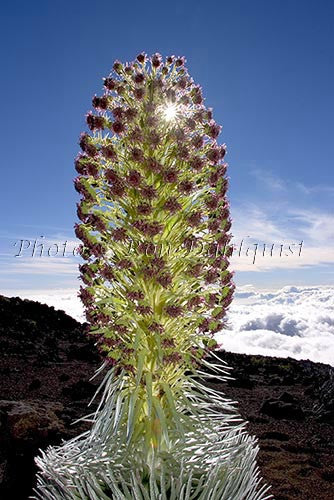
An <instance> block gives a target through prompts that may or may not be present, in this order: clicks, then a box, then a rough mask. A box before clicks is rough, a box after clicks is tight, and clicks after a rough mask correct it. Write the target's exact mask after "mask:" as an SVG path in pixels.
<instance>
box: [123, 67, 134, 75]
mask: <svg viewBox="0 0 334 500" xmlns="http://www.w3.org/2000/svg"><path fill="white" fill-rule="evenodd" d="M124 72H125V73H126V74H127V75H132V72H133V68H132V66H131V65H130V66H125V68H124Z"/></svg>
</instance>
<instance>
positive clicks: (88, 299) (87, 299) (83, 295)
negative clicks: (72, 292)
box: [78, 286, 94, 306]
mask: <svg viewBox="0 0 334 500" xmlns="http://www.w3.org/2000/svg"><path fill="white" fill-rule="evenodd" d="M78 297H79V298H80V299H81V301H82V302H83V303H84V304H85V306H89V305H90V304H92V303H93V302H94V296H93V295H92V293H91V292H90V291H89V290H88V289H87V288H84V287H82V286H80V291H79V292H78Z"/></svg>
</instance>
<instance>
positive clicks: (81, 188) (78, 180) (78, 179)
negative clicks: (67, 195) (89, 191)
mask: <svg viewBox="0 0 334 500" xmlns="http://www.w3.org/2000/svg"><path fill="white" fill-rule="evenodd" d="M74 188H75V190H76V191H77V192H78V193H79V194H85V191H86V188H85V186H84V185H83V183H82V177H81V176H78V177H76V178H75V179H74Z"/></svg>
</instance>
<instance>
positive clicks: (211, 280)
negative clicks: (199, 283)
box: [204, 268, 219, 283]
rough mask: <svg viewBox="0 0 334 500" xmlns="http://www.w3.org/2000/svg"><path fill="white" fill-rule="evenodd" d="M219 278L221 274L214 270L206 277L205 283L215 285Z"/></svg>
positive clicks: (210, 270)
mask: <svg viewBox="0 0 334 500" xmlns="http://www.w3.org/2000/svg"><path fill="white" fill-rule="evenodd" d="M218 278H219V273H218V271H217V269H215V268H212V269H209V271H208V272H207V273H206V275H205V276H204V280H205V283H214V282H215V281H217V279H218Z"/></svg>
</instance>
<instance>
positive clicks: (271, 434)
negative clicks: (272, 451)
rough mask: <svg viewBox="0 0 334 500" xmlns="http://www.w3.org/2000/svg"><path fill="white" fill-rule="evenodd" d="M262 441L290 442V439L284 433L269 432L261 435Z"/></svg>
mask: <svg viewBox="0 0 334 500" xmlns="http://www.w3.org/2000/svg"><path fill="white" fill-rule="evenodd" d="M260 437H261V439H274V440H275V441H289V439H290V437H289V436H288V434H284V432H277V431H268V432H264V433H263V434H261V436H260Z"/></svg>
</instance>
